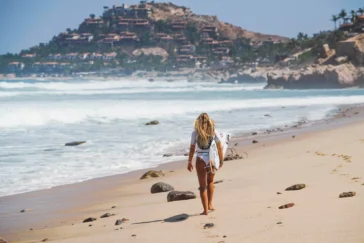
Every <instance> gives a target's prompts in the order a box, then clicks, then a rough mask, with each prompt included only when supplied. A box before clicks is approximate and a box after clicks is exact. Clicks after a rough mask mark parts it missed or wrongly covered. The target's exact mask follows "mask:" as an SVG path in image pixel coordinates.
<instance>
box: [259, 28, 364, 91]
mask: <svg viewBox="0 0 364 243" xmlns="http://www.w3.org/2000/svg"><path fill="white" fill-rule="evenodd" d="M317 63H318V64H319V65H312V66H308V67H305V68H302V69H300V70H297V71H292V70H287V71H275V72H270V73H269V74H268V75H267V76H268V85H267V87H266V88H284V89H320V88H322V89H323V88H325V89H329V88H346V87H364V67H363V66H364V34H361V35H358V36H355V37H353V38H350V39H348V40H346V41H341V42H339V43H338V44H337V47H336V49H335V50H330V48H329V47H328V46H327V45H324V46H323V55H322V58H320V59H318V60H317Z"/></svg>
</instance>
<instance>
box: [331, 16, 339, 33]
mask: <svg viewBox="0 0 364 243" xmlns="http://www.w3.org/2000/svg"><path fill="white" fill-rule="evenodd" d="M339 19H340V18H339V16H337V15H332V17H331V21H332V22H334V24H335V30H336V23H337V21H338V20H339Z"/></svg>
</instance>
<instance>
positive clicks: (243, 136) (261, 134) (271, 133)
mask: <svg viewBox="0 0 364 243" xmlns="http://www.w3.org/2000/svg"><path fill="white" fill-rule="evenodd" d="M351 109H354V110H355V112H356V110H359V111H361V110H363V111H364V104H362V105H357V106H352V105H341V106H339V107H338V108H337V111H333V112H332V113H331V114H329V115H328V116H327V117H326V118H323V119H320V120H314V121H310V120H302V121H299V122H293V123H290V124H287V125H284V126H275V127H270V128H268V129H262V130H252V131H248V132H238V133H237V134H236V135H233V137H232V140H231V144H239V146H242V145H243V146H247V145H250V144H251V141H252V140H255V139H259V140H260V139H262V140H263V141H272V140H276V139H281V138H285V137H289V136H291V135H293V134H302V133H307V132H313V131H323V130H325V128H326V126H325V125H326V124H327V122H329V123H332V122H337V119H338V118H341V115H342V113H346V112H348V111H350V110H351ZM363 119H364V115H363ZM343 122H344V123H345V120H343ZM349 122H353V120H350V121H349ZM332 125H335V126H338V124H331V126H332ZM340 125H343V124H340ZM298 128H299V130H297V129H298ZM331 128H332V127H330V129H331ZM252 133H256V135H252ZM230 147H231V146H230ZM230 147H229V148H230ZM186 153H187V152H181V150H180V149H179V151H176V150H174V151H172V150H168V151H165V152H164V155H167V156H165V157H169V158H173V157H184V158H187V157H186ZM163 157H164V156H163ZM181 161H184V160H182V158H181V159H174V160H172V161H168V162H163V163H161V164H158V165H156V166H152V167H146V168H142V169H137V170H133V171H129V172H121V173H117V174H111V175H106V176H99V177H95V178H91V179H86V180H84V181H80V182H72V183H69V184H62V185H56V186H52V187H50V188H40V189H36V190H32V191H27V192H21V193H17V194H10V195H4V196H0V200H1V199H2V198H6V197H11V196H17V195H22V194H28V193H34V192H39V191H46V190H51V189H53V188H56V187H63V186H70V185H74V184H79V183H85V182H88V181H93V180H100V179H103V178H108V177H114V176H124V175H125V176H127V175H129V174H134V173H135V172H142V171H144V172H146V171H148V170H152V169H156V170H164V169H165V168H164V167H165V166H166V168H167V169H168V168H169V166H170V165H172V164H177V163H181ZM172 167H173V166H172Z"/></svg>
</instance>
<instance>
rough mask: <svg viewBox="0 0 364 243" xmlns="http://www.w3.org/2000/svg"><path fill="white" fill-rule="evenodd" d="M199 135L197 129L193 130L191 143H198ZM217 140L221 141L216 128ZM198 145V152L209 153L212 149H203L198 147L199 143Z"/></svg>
mask: <svg viewBox="0 0 364 243" xmlns="http://www.w3.org/2000/svg"><path fill="white" fill-rule="evenodd" d="M197 137H198V134H197V132H196V131H193V132H192V135H191V145H197ZM214 139H215V142H216V143H219V142H220V138H219V133H218V132H217V131H216V130H215V137H214ZM196 147H197V150H196V152H197V153H201V152H202V153H208V152H209V151H210V149H201V148H199V147H198V145H197V146H196Z"/></svg>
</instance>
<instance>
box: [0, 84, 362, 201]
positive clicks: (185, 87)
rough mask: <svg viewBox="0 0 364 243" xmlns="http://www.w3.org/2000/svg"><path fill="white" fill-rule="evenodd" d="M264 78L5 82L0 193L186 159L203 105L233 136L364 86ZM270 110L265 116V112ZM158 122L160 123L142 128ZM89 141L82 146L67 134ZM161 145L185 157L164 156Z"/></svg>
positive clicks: (0, 91) (312, 116)
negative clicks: (285, 86) (294, 84)
mask: <svg viewBox="0 0 364 243" xmlns="http://www.w3.org/2000/svg"><path fill="white" fill-rule="evenodd" d="M264 86H265V83H256V84H211V83H188V82H186V81H178V82H148V81H146V80H145V81H92V80H89V81H85V80H71V81H39V80H38V81H36V80H22V81H10V80H9V81H6V80H2V81H0V185H1V187H0V196H6V195H13V194H19V193H24V192H29V191H34V190H39V189H46V188H51V187H54V186H57V185H65V184H70V183H75V182H81V181H85V180H89V179H92V178H97V177H103V176H108V175H114V174H122V173H126V172H130V171H134V170H138V169H142V168H147V167H154V166H157V165H159V164H162V163H166V162H170V161H173V160H182V159H186V157H184V156H182V154H183V153H185V152H187V151H188V147H189V141H190V135H191V132H192V130H193V122H194V119H196V117H197V116H198V115H199V114H200V113H201V112H207V113H209V115H210V116H211V117H212V118H213V119H214V120H215V123H216V128H217V130H219V131H224V132H230V133H232V134H233V136H234V135H235V136H237V135H239V134H244V133H247V132H251V131H260V130H264V129H269V128H273V127H277V126H282V125H290V124H293V123H295V122H298V121H302V120H310V121H314V120H320V119H323V118H325V117H329V116H331V115H333V114H334V113H335V112H336V111H337V110H338V107H339V106H340V105H351V104H360V103H364V90H358V89H347V90H263V87H264ZM267 115H269V116H267ZM151 120H158V121H159V122H160V125H157V126H145V123H146V122H149V121H151ZM77 140H85V141H87V143H85V144H83V145H80V146H77V147H66V146H64V144H65V143H67V142H72V141H77ZM165 153H178V154H181V156H174V157H168V158H166V157H163V154H165Z"/></svg>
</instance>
